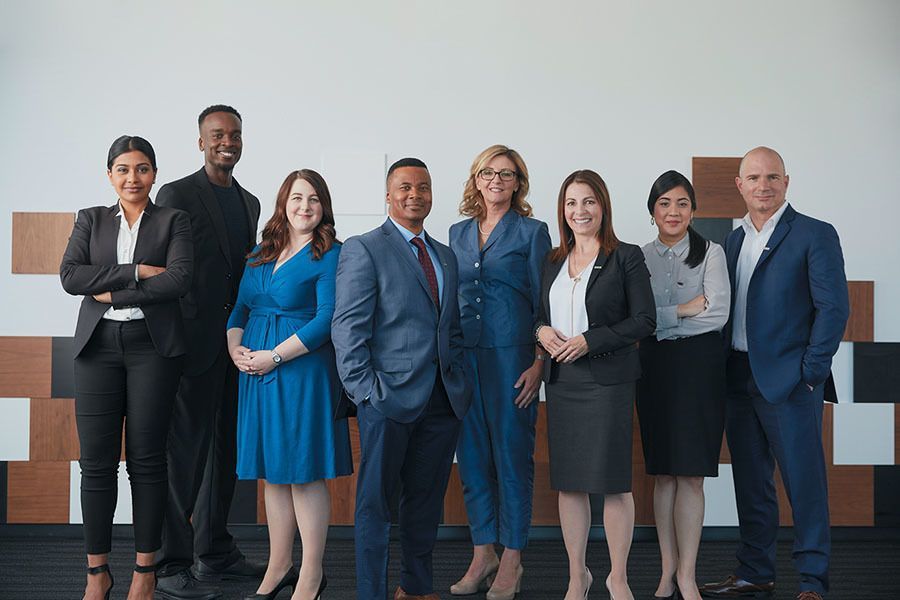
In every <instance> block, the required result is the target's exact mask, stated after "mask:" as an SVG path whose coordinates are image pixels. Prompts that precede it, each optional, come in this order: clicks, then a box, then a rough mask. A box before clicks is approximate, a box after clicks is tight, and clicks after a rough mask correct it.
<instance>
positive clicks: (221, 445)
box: [158, 344, 241, 577]
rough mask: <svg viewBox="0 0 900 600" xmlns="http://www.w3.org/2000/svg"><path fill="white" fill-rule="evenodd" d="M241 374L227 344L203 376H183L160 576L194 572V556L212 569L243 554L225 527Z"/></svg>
mask: <svg viewBox="0 0 900 600" xmlns="http://www.w3.org/2000/svg"><path fill="white" fill-rule="evenodd" d="M236 430H237V369H236V368H235V367H234V364H233V363H232V362H231V358H229V356H228V353H227V351H226V349H225V346H224V344H223V346H222V349H221V351H220V353H219V356H218V357H217V358H216V361H215V362H214V363H213V365H212V366H211V367H210V368H209V369H208V370H207V371H205V372H203V373H201V374H199V375H195V376H188V375H184V376H182V377H181V383H180V385H179V387H178V395H177V397H176V399H175V411H174V413H173V415H172V426H171V428H170V429H169V449H168V454H169V501H168V504H167V508H166V520H165V526H164V529H163V548H162V552H161V553H160V555H159V557H158V564H159V567H160V568H159V576H160V577H166V576H169V575H173V574H175V573H177V572H179V571H183V570H185V569H188V568H190V566H191V565H192V564H193V562H194V553H195V552H196V554H197V556H198V557H199V558H200V560H202V561H203V562H204V563H205V564H206V565H208V566H210V567H212V568H213V569H223V568H225V567H227V566H228V565H230V564H231V563H233V562H234V561H235V560H237V559H239V558H240V556H241V554H240V552H239V551H238V549H237V547H236V546H235V543H234V538H232V537H231V534H229V533H228V529H227V528H226V525H227V521H228V511H229V510H230V508H231V500H232V496H233V495H234V485H235V480H236V475H235V462H236V454H235V452H236V449H235V441H236V438H237V433H236Z"/></svg>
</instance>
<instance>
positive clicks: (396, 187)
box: [331, 158, 470, 600]
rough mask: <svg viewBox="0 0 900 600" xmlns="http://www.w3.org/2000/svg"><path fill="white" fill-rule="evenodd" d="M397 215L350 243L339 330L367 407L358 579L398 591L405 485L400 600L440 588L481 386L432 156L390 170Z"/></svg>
mask: <svg viewBox="0 0 900 600" xmlns="http://www.w3.org/2000/svg"><path fill="white" fill-rule="evenodd" d="M387 203H388V206H389V210H388V214H389V218H388V219H387V220H386V221H385V222H384V224H383V225H382V226H381V227H379V228H377V229H374V230H372V231H370V232H368V233H365V234H363V235H361V236H356V237H352V238H350V239H348V240H347V241H346V242H345V243H344V246H343V248H342V249H341V258H340V261H339V262H338V270H337V284H336V287H337V294H336V298H335V311H334V320H333V321H332V330H331V338H332V341H333V343H334V348H335V352H336V354H337V364H338V372H339V374H340V377H341V381H342V383H343V385H344V389H345V391H346V393H347V396H348V398H349V399H350V400H352V402H353V403H354V404H356V407H357V419H358V421H359V437H360V453H361V460H360V464H359V472H358V479H357V488H356V520H355V525H356V527H355V536H356V584H357V598H359V599H360V600H384V599H385V598H386V597H387V593H388V591H387V590H388V587H387V566H388V540H389V537H390V535H389V534H390V525H391V513H390V506H389V501H390V499H391V498H392V497H393V495H394V492H395V490H396V489H397V486H398V484H399V486H400V514H399V521H400V546H401V549H402V551H403V562H402V570H401V574H400V586H399V587H398V588H397V590H396V592H395V594H394V598H395V599H397V600H407V599H422V600H425V599H428V600H432V599H434V600H436V599H437V597H438V596H437V594H435V593H434V589H433V585H432V565H431V554H432V550H433V548H434V542H435V539H436V537H437V528H438V524H439V522H440V518H441V509H442V507H443V499H444V493H445V491H446V489H447V480H448V478H449V476H450V467H451V465H452V463H453V452H454V450H455V448H456V439H457V436H458V434H459V426H460V421H461V419H462V418H463V415H465V413H466V410H467V409H468V407H469V401H470V393H469V389H468V383H467V379H466V377H465V374H464V372H463V348H462V331H461V329H460V324H459V307H458V301H457V287H458V284H457V281H458V270H457V263H456V257H455V256H454V254H453V252H452V251H451V250H450V249H449V248H448V247H447V246H444V245H443V244H440V243H438V242H436V241H435V240H434V239H432V238H431V236H429V235H428V234H427V233H425V230H424V223H425V217H427V216H428V213H429V212H431V176H430V175H429V173H428V168H427V167H426V166H425V163H423V162H422V161H420V160H418V159H415V158H405V159H401V160H399V161H397V162H396V163H394V164H393V165H392V166H391V168H390V169H389V170H388V176H387Z"/></svg>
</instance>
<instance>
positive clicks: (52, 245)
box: [12, 212, 75, 275]
mask: <svg viewBox="0 0 900 600" xmlns="http://www.w3.org/2000/svg"><path fill="white" fill-rule="evenodd" d="M74 224H75V214H74V213H39V212H14V213H13V214H12V272H13V273H23V274H24V273H33V274H41V273H44V274H54V275H57V274H59V263H60V262H61V261H62V256H63V253H64V252H65V250H66V244H68V243H69V235H71V233H72V226H73V225H74Z"/></svg>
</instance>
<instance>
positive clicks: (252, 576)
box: [194, 556, 266, 581]
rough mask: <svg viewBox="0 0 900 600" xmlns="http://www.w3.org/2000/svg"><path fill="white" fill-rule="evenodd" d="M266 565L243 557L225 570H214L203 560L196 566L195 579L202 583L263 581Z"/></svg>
mask: <svg viewBox="0 0 900 600" xmlns="http://www.w3.org/2000/svg"><path fill="white" fill-rule="evenodd" d="M265 574H266V565H260V564H257V563H254V562H250V561H249V560H247V557H246V556H241V557H240V558H238V559H237V560H236V561H234V562H233V563H231V564H230V565H228V566H227V567H225V568H224V569H213V568H212V567H210V566H209V565H207V564H206V563H204V562H203V561H202V560H198V561H197V564H196V565H194V577H196V578H197V579H198V580H200V581H247V580H258V579H262V578H263V575H265Z"/></svg>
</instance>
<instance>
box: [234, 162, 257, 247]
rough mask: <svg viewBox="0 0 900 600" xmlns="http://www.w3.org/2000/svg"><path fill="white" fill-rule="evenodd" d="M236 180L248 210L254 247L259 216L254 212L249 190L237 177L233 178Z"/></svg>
mask: <svg viewBox="0 0 900 600" xmlns="http://www.w3.org/2000/svg"><path fill="white" fill-rule="evenodd" d="M232 181H233V182H234V186H235V187H236V188H237V191H238V195H240V197H241V200H242V201H243V202H244V210H246V211H247V230H248V231H249V232H250V238H251V239H250V246H251V247H253V246H255V245H256V226H255V223H256V222H257V221H258V219H259V216H258V215H254V214H253V212H254V211H253V205H252V204H251V203H250V198H249V197H248V196H249V194H248V193H247V191H246V190H245V189H244V188H242V187H241V184H239V183H238V181H237V179H232Z"/></svg>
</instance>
